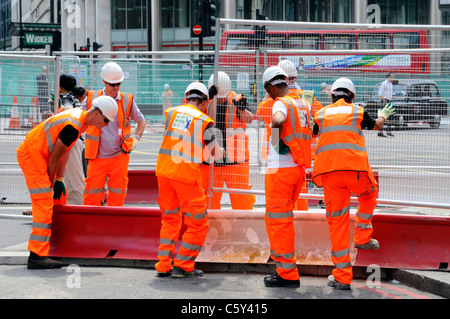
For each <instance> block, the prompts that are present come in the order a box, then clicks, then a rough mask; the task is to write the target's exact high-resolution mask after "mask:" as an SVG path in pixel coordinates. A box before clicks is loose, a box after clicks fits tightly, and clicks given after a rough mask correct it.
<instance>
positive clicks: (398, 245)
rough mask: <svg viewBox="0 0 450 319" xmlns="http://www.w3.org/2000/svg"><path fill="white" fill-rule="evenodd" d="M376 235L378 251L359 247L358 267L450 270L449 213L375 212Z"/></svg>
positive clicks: (373, 221)
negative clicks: (409, 213)
mask: <svg viewBox="0 0 450 319" xmlns="http://www.w3.org/2000/svg"><path fill="white" fill-rule="evenodd" d="M372 225H373V229H374V231H373V238H375V239H377V240H378V241H379V243H380V248H379V249H378V250H361V249H359V250H358V256H357V260H356V263H355V266H365V267H367V266H369V265H372V264H375V265H378V266H380V267H381V268H395V269H402V268H403V269H422V270H426V269H429V270H437V269H447V268H448V263H449V258H450V257H449V256H450V235H449V234H450V218H449V217H445V216H420V215H391V214H375V215H374V216H373V219H372Z"/></svg>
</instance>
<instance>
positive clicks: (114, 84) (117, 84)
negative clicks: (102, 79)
mask: <svg viewBox="0 0 450 319" xmlns="http://www.w3.org/2000/svg"><path fill="white" fill-rule="evenodd" d="M106 84H108V85H109V86H110V87H116V86H120V85H121V84H122V82H120V83H109V82H106Z"/></svg>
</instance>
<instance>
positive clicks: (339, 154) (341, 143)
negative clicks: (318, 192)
mask: <svg viewBox="0 0 450 319" xmlns="http://www.w3.org/2000/svg"><path fill="white" fill-rule="evenodd" d="M363 116H364V109H363V108H362V107H361V106H358V105H354V104H348V103H346V102H345V101H344V99H340V100H339V101H337V102H336V103H334V104H331V105H328V106H326V107H324V108H323V109H322V110H320V111H319V112H317V113H316V115H315V117H314V120H315V122H316V124H317V125H318V126H319V134H318V136H319V141H318V143H317V149H316V155H315V159H314V168H313V182H314V183H315V184H316V185H317V186H319V187H322V178H321V175H323V174H326V173H330V172H334V171H357V172H367V173H368V174H369V178H370V179H371V180H372V181H373V180H374V178H373V173H372V170H371V168H370V165H369V158H368V156H367V152H366V141H365V139H364V135H363V133H362V128H361V122H362V120H363Z"/></svg>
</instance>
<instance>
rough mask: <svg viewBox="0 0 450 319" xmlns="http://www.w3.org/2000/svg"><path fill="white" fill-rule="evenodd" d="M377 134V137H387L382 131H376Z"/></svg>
mask: <svg viewBox="0 0 450 319" xmlns="http://www.w3.org/2000/svg"><path fill="white" fill-rule="evenodd" d="M378 136H379V137H387V135H386V134H384V133H382V132H380V133H378Z"/></svg>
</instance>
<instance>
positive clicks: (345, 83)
mask: <svg viewBox="0 0 450 319" xmlns="http://www.w3.org/2000/svg"><path fill="white" fill-rule="evenodd" d="M337 89H347V90H349V91H350V92H352V93H353V95H355V96H356V89H355V85H354V84H353V82H352V80H350V79H349V78H339V79H337V80H336V81H335V82H334V83H333V85H332V86H331V90H330V91H331V94H333V95H336V91H337Z"/></svg>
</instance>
